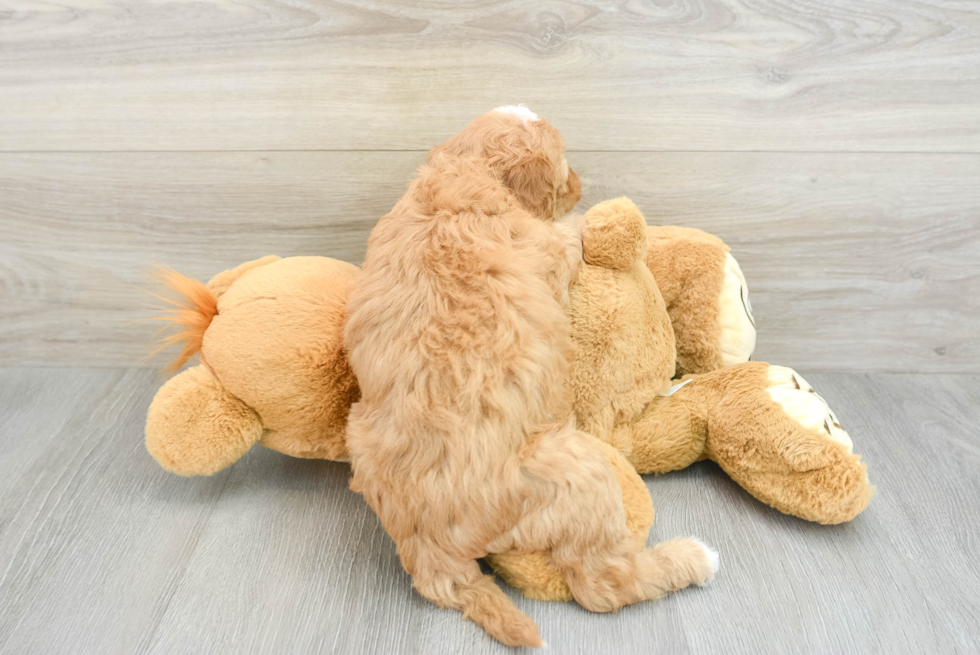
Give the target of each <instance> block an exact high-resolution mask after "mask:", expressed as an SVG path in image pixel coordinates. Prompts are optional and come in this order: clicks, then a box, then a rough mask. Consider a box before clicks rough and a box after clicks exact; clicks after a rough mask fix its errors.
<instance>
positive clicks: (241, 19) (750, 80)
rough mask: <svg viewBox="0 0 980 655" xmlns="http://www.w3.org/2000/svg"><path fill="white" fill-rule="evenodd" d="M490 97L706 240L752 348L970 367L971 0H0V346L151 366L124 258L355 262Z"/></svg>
mask: <svg viewBox="0 0 980 655" xmlns="http://www.w3.org/2000/svg"><path fill="white" fill-rule="evenodd" d="M410 5H411V6H410ZM517 102H523V103H526V104H527V105H528V106H530V107H531V108H532V109H534V110H535V111H537V112H538V113H540V114H542V115H543V116H545V117H547V118H549V119H550V120H551V121H552V122H553V123H554V124H555V125H556V126H557V127H558V128H559V129H560V130H561V131H562V132H563V134H564V135H565V138H566V141H567V143H568V146H569V150H570V153H569V156H568V158H569V161H570V162H571V164H572V166H573V168H575V169H576V170H577V171H579V172H580V174H581V176H582V178H583V181H584V184H585V197H584V198H583V203H582V205H580V207H581V208H585V207H588V205H589V204H590V203H593V202H596V201H599V200H602V199H605V198H608V197H612V196H617V195H629V196H631V197H632V198H633V199H634V200H636V201H637V203H638V204H639V205H640V207H641V209H642V210H643V211H644V212H645V215H646V217H647V219H648V221H650V222H652V223H676V224H683V225H690V226H694V227H699V228H702V229H706V230H709V231H711V232H714V233H716V234H718V235H720V236H721V237H723V238H724V239H725V240H726V241H727V242H728V243H729V244H731V245H732V247H733V249H734V253H735V256H736V257H737V258H738V259H739V261H740V262H741V263H742V266H743V270H744V271H745V273H746V276H747V277H748V280H749V285H750V288H751V290H752V300H753V305H754V307H755V313H756V318H757V321H758V323H759V326H760V330H759V348H758V358H763V359H768V360H770V361H774V362H779V363H783V364H787V365H792V366H796V367H799V368H802V369H806V370H813V369H867V370H888V371H950V372H965V371H972V372H977V371H980V336H978V335H980V4H978V3H976V2H970V1H968V0H918V1H905V0H875V1H867V0H820V1H815V0H781V1H779V2H775V1H771V0H609V1H602V0H597V1H594V2H579V1H575V2H572V1H560V0H546V1H544V2H524V1H523V0H511V1H509V2H500V3H492V2H478V1H474V2H466V1H464V2H448V1H447V2H439V1H436V0H430V1H427V2H422V3H399V2H393V1H385V0H366V1H364V2H358V3H356V4H355V3H353V2H340V1H331V0H306V1H295V0H283V1H272V0H194V1H177V2H157V1H137V0H60V1H59V2H57V3H50V4H49V3H37V2H32V1H29V0H12V1H11V0H7V1H6V2H4V3H3V4H2V5H0V365H2V366H34V365H41V366H93V365H94V366H133V365H151V366H155V365H159V364H160V363H161V362H162V360H161V359H155V360H150V361H148V362H143V361H142V357H143V356H144V355H145V354H146V353H147V352H148V350H149V349H148V347H147V343H148V341H149V339H150V338H151V336H152V334H153V331H154V329H155V328H154V327H152V326H150V325H148V324H137V325H132V324H131V322H132V321H133V320H135V319H138V318H141V317H143V316H146V315H147V314H148V311H147V309H146V308H145V304H146V302H147V298H148V297H147V296H146V295H145V294H144V293H143V292H142V291H141V290H140V289H139V286H140V285H141V284H142V283H143V279H144V277H143V276H144V275H145V272H146V271H147V268H148V267H149V265H150V264H151V263H154V262H155V263H159V264H164V265H167V266H172V267H175V268H178V269H179V270H181V271H183V272H186V273H188V274H191V275H195V276H200V277H205V278H206V277H208V276H210V275H211V274H212V273H215V272H217V271H218V270H221V269H224V268H227V267H230V266H233V265H235V264H237V263H239V262H241V261H244V260H246V259H250V258H254V257H258V256H261V255H265V254H269V253H277V254H280V255H293V254H323V255H329V256H333V257H339V258H344V259H347V260H350V261H354V262H359V261H360V260H361V258H362V257H363V254H364V248H365V239H366V237H367V235H368V233H369V231H370V229H371V227H372V226H373V224H374V222H375V221H376V219H377V218H378V217H380V216H381V215H382V214H384V213H385V212H386V211H387V210H388V209H389V208H390V207H391V205H392V204H393V203H394V201H395V200H396V199H397V197H398V196H399V195H400V194H401V193H402V191H403V189H404V188H405V186H406V184H407V182H408V180H409V179H410V178H411V176H412V174H413V171H414V169H415V168H416V167H417V165H418V164H419V163H420V162H421V160H422V158H423V154H424V151H425V150H426V149H428V148H429V147H431V146H432V145H434V144H436V143H438V142H440V141H442V140H443V139H445V138H446V137H447V136H449V135H450V134H452V133H454V132H455V131H457V130H458V129H460V128H462V127H463V126H464V125H465V124H466V123H467V122H468V121H469V120H470V119H472V118H473V117H474V116H476V115H477V114H479V113H481V112H482V111H485V110H487V109H489V108H492V107H494V106H497V105H501V104H512V103H517Z"/></svg>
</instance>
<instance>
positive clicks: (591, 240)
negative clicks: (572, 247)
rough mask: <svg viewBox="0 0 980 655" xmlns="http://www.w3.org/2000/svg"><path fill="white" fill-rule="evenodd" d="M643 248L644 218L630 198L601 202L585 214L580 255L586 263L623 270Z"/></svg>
mask: <svg viewBox="0 0 980 655" xmlns="http://www.w3.org/2000/svg"><path fill="white" fill-rule="evenodd" d="M645 251H646V221H644V220H643V214H641V213H640V210H639V209H637V208H636V205H634V204H633V201H632V200H630V199H629V198H616V199H615V200H607V201H606V202H600V203H599V204H598V205H596V206H594V207H592V209H590V210H589V211H588V212H586V214H585V228H584V229H583V231H582V258H583V259H584V260H585V262H586V263H587V264H592V265H593V266H602V267H603V268H612V269H615V270H620V271H626V270H629V269H630V267H631V266H633V264H634V263H635V262H636V261H637V260H640V259H642V257H643V254H644V252H645Z"/></svg>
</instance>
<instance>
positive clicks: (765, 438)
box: [705, 362, 874, 523]
mask: <svg viewBox="0 0 980 655" xmlns="http://www.w3.org/2000/svg"><path fill="white" fill-rule="evenodd" d="M718 373H728V375H726V376H724V377H725V378H726V380H725V383H726V389H725V392H724V395H723V396H722V398H721V400H720V401H719V402H718V403H717V404H716V405H715V406H714V408H713V409H712V410H711V411H710V413H709V418H708V422H709V426H710V427H709V430H708V439H707V444H706V446H707V447H706V451H705V453H706V455H707V456H708V457H710V458H711V459H714V460H715V461H717V462H718V464H719V465H720V466H721V467H722V468H723V469H724V470H725V471H726V472H727V473H728V474H729V475H731V476H732V478H733V479H734V480H735V481H736V482H738V483H739V484H741V485H742V486H743V487H744V488H745V489H746V490H747V491H748V492H749V493H751V494H752V495H753V496H755V497H756V498H758V499H759V500H761V501H763V502H765V503H767V504H769V505H772V506H773V507H775V508H776V509H778V510H780V511H782V512H785V513H787V514H792V515H794V516H798V517H800V518H804V519H807V520H809V521H816V522H818V523H841V522H844V521H849V520H850V519H852V518H854V517H855V516H857V514H858V513H860V512H861V511H862V510H863V509H864V508H865V507H866V506H867V504H868V501H869V500H870V499H871V496H872V494H873V492H874V489H873V487H871V486H870V484H869V483H868V475H867V469H866V467H865V465H864V464H863V463H861V461H860V457H859V456H858V455H855V454H854V452H853V450H854V448H853V443H852V442H851V438H850V436H849V435H848V434H847V432H846V431H845V430H844V428H843V427H842V426H841V423H840V421H839V420H838V419H837V416H836V414H834V412H833V411H832V410H831V409H830V408H829V407H828V406H827V403H826V402H825V401H824V400H823V399H822V398H821V397H820V396H819V395H817V393H816V392H815V391H814V390H813V387H812V386H810V385H809V384H808V383H807V382H806V380H804V379H803V377H802V376H800V375H799V374H798V373H796V372H795V371H793V370H792V369H788V368H785V367H781V366H769V365H768V364H764V363H753V362H749V363H747V364H743V365H740V366H737V367H735V368H733V369H730V370H729V371H719V372H718ZM709 375H713V374H709Z"/></svg>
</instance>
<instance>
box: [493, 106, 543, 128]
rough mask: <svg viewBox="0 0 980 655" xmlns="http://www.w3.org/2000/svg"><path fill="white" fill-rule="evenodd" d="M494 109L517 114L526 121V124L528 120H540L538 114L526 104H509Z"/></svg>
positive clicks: (503, 112)
mask: <svg viewBox="0 0 980 655" xmlns="http://www.w3.org/2000/svg"><path fill="white" fill-rule="evenodd" d="M494 111H495V112H498V113H501V114H511V115H513V116H517V117H518V118H520V119H521V120H523V121H524V124H525V125H527V122H528V121H532V122H533V121H536V120H538V115H537V114H535V113H534V112H533V111H531V110H530V109H528V108H527V107H525V106H524V105H507V106H506V107H497V108H496V109H494Z"/></svg>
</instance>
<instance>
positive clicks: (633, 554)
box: [518, 432, 718, 612]
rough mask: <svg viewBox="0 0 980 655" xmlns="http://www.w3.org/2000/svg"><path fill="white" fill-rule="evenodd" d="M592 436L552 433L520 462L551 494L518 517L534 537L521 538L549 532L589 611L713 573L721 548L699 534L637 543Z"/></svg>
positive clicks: (537, 538) (545, 536)
mask: <svg viewBox="0 0 980 655" xmlns="http://www.w3.org/2000/svg"><path fill="white" fill-rule="evenodd" d="M591 439H592V438H591V437H589V436H588V435H586V434H584V433H575V432H566V433H564V434H556V435H549V436H548V437H547V438H546V439H544V440H542V442H541V444H540V446H539V448H538V449H537V451H536V452H535V453H534V455H533V457H532V458H531V459H529V460H528V461H527V462H525V469H526V470H527V472H528V473H530V474H531V475H533V476H534V477H535V478H537V481H536V482H535V483H533V484H534V487H536V488H542V487H544V488H547V487H548V486H549V485H548V483H549V482H550V483H551V485H550V488H551V498H550V499H549V502H548V504H547V505H545V507H544V509H543V510H541V511H537V512H534V513H532V514H531V515H529V516H528V517H526V518H525V519H524V520H522V523H521V527H520V532H519V533H518V534H520V535H521V537H522V538H523V539H528V538H530V539H531V540H532V541H534V542H537V543H534V544H533V545H532V544H528V543H525V544H524V545H525V546H529V545H530V546H532V547H541V546H542V545H543V544H542V543H541V542H542V541H544V540H546V541H547V542H548V545H550V547H551V557H552V559H553V561H554V562H555V564H556V565H557V566H558V568H559V569H560V570H561V571H562V572H563V573H564V575H565V580H566V581H567V582H568V586H569V588H570V589H571V592H572V595H573V596H574V597H575V600H576V601H578V602H579V604H581V605H582V606H583V607H585V608H586V609H589V610H592V611H594V612H609V611H614V610H617V609H619V608H620V607H622V606H624V605H628V604H630V603H635V602H638V601H641V600H649V599H655V598H659V597H661V596H663V595H664V594H665V593H667V592H668V591H674V590H677V589H681V588H683V587H686V586H688V585H690V584H704V583H705V582H707V581H708V580H709V579H711V577H712V576H713V575H714V572H715V571H716V570H717V568H718V555H717V553H715V552H714V551H712V550H711V549H710V548H708V547H707V546H705V545H704V544H702V543H701V542H699V541H698V540H696V539H672V540H670V541H667V542H664V543H662V544H658V545H657V546H654V547H653V548H650V549H647V548H639V547H638V546H637V544H636V542H635V539H634V537H633V535H632V534H631V533H630V532H629V529H628V528H627V527H626V518H625V512H624V510H623V504H622V494H621V492H620V490H619V487H618V485H617V484H616V480H615V476H614V474H613V471H612V468H611V467H610V466H609V464H608V463H607V462H606V460H605V458H604V457H603V456H602V452H601V451H600V450H599V448H598V447H597V446H596V445H595V444H594V443H592V442H591ZM542 483H544V484H543V485H542ZM523 539H522V540H523Z"/></svg>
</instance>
